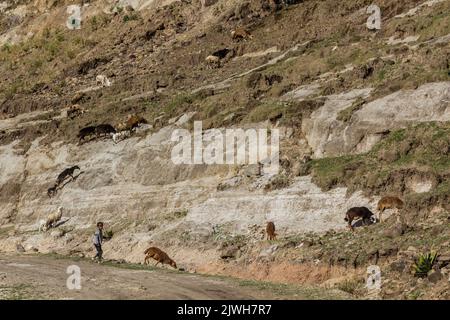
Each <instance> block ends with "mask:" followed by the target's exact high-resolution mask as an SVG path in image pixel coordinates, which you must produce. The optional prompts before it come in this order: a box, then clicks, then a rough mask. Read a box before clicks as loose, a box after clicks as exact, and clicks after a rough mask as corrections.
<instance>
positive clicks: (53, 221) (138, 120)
mask: <svg viewBox="0 0 450 320" xmlns="http://www.w3.org/2000/svg"><path fill="white" fill-rule="evenodd" d="M74 112H79V110H78V109H77V108H74V109H73V110H72V109H70V110H69V112H68V116H69V117H70V116H71V115H72V113H74ZM147 123H148V122H147V121H146V120H145V119H144V118H142V117H141V116H138V115H129V116H128V119H127V121H125V122H122V123H120V124H118V125H117V126H116V128H114V127H113V126H112V125H110V124H100V125H97V126H88V127H85V128H83V129H81V130H80V131H79V133H78V135H77V137H78V139H79V143H80V144H82V143H84V142H86V141H88V140H87V139H89V140H90V139H91V138H92V137H94V138H99V137H105V136H110V137H112V139H113V140H114V142H116V143H117V142H118V141H120V140H122V139H125V138H127V137H130V136H131V134H132V133H133V132H134V131H135V130H136V128H138V127H139V126H140V125H141V124H147ZM76 170H81V169H80V167H79V166H77V165H75V166H72V167H70V168H67V169H65V170H63V171H62V172H61V173H60V174H59V175H58V177H57V178H56V182H55V184H54V185H53V186H52V187H51V188H49V189H48V190H47V194H48V196H49V197H50V198H51V197H53V196H55V195H56V193H57V191H58V189H60V188H62V187H63V186H64V185H65V184H66V181H67V180H68V179H70V180H71V181H73V180H75V179H76V177H77V176H74V172H75V171H76ZM81 173H82V172H80V173H79V174H78V175H80V174H81ZM403 206H404V202H403V201H402V200H401V199H400V198H398V197H395V196H386V197H383V198H381V200H380V201H379V202H378V205H377V210H378V212H379V215H378V219H377V218H376V216H375V214H374V213H372V212H371V211H370V210H369V209H368V208H367V207H353V208H350V209H349V210H347V212H346V214H345V218H344V220H345V221H346V222H347V223H348V227H349V228H350V230H352V231H353V230H354V225H353V222H354V221H356V220H361V221H362V225H370V224H372V223H376V222H381V215H382V213H383V212H384V211H385V210H386V209H402V208H403ZM61 217H62V207H59V208H58V212H57V213H54V214H51V215H49V216H48V217H47V219H45V220H41V221H40V226H39V230H40V231H41V230H43V231H46V230H48V229H50V228H54V227H56V226H57V225H58V223H59V222H60V220H61ZM265 231H266V232H265V233H266V237H267V240H276V236H277V234H276V233H275V224H274V222H272V221H269V222H268V223H267V225H266V230H265ZM145 255H146V257H145V260H144V263H145V264H147V263H148V260H149V259H150V258H153V259H154V260H156V261H157V263H156V264H158V263H162V264H168V265H170V266H172V267H174V268H177V265H176V263H175V261H173V260H172V259H171V258H170V257H169V256H168V255H167V254H166V253H165V252H164V251H162V250H161V249H158V248H156V247H150V248H148V249H147V250H146V251H145Z"/></svg>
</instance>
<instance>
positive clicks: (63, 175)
mask: <svg viewBox="0 0 450 320" xmlns="http://www.w3.org/2000/svg"><path fill="white" fill-rule="evenodd" d="M77 169H78V170H80V167H79V166H73V167H70V168H67V169H64V171H63V172H61V173H60V174H59V175H58V178H56V186H59V185H61V184H62V183H63V182H64V180H66V178H67V177H71V178H72V180H73V172H74V171H75V170H77Z"/></svg>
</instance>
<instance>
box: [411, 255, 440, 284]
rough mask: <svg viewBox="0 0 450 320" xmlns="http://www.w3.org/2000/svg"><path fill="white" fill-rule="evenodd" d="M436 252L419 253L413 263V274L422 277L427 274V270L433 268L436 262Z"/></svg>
mask: <svg viewBox="0 0 450 320" xmlns="http://www.w3.org/2000/svg"><path fill="white" fill-rule="evenodd" d="M436 258H437V253H432V252H430V253H427V254H422V255H420V257H419V259H418V260H417V262H416V263H415V265H414V271H415V273H414V275H415V276H416V277H420V278H424V277H426V276H427V275H428V272H429V271H430V270H431V269H432V268H433V265H434V263H435V262H436Z"/></svg>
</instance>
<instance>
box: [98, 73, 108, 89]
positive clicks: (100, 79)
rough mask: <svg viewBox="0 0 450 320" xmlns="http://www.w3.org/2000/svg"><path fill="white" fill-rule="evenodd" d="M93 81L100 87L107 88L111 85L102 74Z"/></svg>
mask: <svg viewBox="0 0 450 320" xmlns="http://www.w3.org/2000/svg"><path fill="white" fill-rule="evenodd" d="M95 81H96V82H97V84H99V85H101V86H102V87H109V86H110V85H111V81H110V80H109V79H108V78H107V77H106V76H104V75H102V74H99V75H98V76H97V77H96V78H95Z"/></svg>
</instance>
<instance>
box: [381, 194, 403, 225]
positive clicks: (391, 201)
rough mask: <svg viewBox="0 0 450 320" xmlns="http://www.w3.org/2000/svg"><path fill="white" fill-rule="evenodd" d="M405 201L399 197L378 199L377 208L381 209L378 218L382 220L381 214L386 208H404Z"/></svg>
mask: <svg viewBox="0 0 450 320" xmlns="http://www.w3.org/2000/svg"><path fill="white" fill-rule="evenodd" d="M403 205H404V203H403V201H402V200H400V198H398V197H383V198H381V199H380V201H378V206H377V209H378V211H379V213H378V219H379V220H380V222H381V214H382V213H383V212H384V210H386V209H402V208H403Z"/></svg>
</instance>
